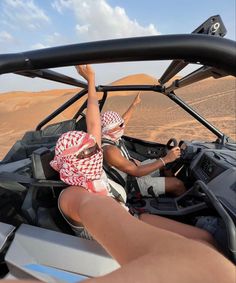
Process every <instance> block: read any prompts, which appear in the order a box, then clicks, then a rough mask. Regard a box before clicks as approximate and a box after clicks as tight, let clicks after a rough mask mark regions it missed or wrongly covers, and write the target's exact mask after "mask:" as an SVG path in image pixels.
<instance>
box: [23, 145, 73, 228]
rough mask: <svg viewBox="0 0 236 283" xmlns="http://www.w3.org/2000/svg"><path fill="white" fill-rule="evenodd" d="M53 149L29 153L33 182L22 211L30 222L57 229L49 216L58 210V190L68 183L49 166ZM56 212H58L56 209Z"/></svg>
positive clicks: (43, 148)
mask: <svg viewBox="0 0 236 283" xmlns="http://www.w3.org/2000/svg"><path fill="white" fill-rule="evenodd" d="M53 157H54V150H50V149H48V148H46V147H42V148H39V149H37V150H35V151H34V152H33V153H32V155H31V161H32V175H33V180H34V181H33V182H32V183H31V184H29V188H28V190H27V194H26V196H25V199H24V202H23V204H22V207H21V209H22V212H23V213H24V216H25V217H26V219H27V220H28V221H29V223H30V224H33V225H36V226H40V227H44V228H49V229H52V230H60V229H57V224H56V223H55V220H56V218H57V217H52V216H50V215H51V214H52V212H53V214H55V211H57V210H58V208H57V199H58V196H59V194H60V192H61V191H62V190H63V189H64V188H65V187H67V186H68V185H67V184H66V183H64V182H62V181H61V180H60V177H59V173H58V172H56V171H55V170H54V169H53V168H52V167H51V166H50V161H51V160H52V159H53ZM57 214H59V212H58V211H57Z"/></svg>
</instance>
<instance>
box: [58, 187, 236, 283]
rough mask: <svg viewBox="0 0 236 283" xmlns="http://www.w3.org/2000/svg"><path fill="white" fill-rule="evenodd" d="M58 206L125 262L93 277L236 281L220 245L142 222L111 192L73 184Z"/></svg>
mask: <svg viewBox="0 0 236 283" xmlns="http://www.w3.org/2000/svg"><path fill="white" fill-rule="evenodd" d="M60 206H61V208H62V210H63V212H64V213H65V214H66V215H68V216H70V218H72V219H75V221H78V220H81V221H82V222H83V224H84V225H85V227H86V228H87V229H88V230H89V232H90V233H91V234H92V236H94V237H95V239H97V241H98V242H99V243H100V244H101V245H102V246H103V247H104V248H105V249H106V250H107V251H108V252H109V253H110V254H111V255H112V256H113V257H114V258H115V259H116V260H117V261H118V262H119V263H120V264H121V266H122V267H121V268H120V269H118V270H116V271H114V272H112V273H110V274H108V275H105V276H103V277H100V278H94V279H91V280H90V281H91V282H117V283H118V282H119V283H121V282H137V283H138V282H149V283H152V282H157V280H158V282H159V283H162V282H184V283H185V282H186V283H187V282H188V283H189V282H192V283H194V282H201V281H202V279H203V278H204V282H207V283H208V282H212V283H213V282H214V283H215V282H224V283H226V282H227V283H228V282H232V283H233V282H234V279H235V269H234V266H233V264H232V263H230V262H229V261H228V260H227V259H226V258H224V257H223V256H222V255H221V254H220V253H218V252H217V251H216V250H214V249H212V248H210V247H209V246H207V245H204V244H202V243H200V242H197V241H193V240H190V239H187V238H185V237H182V236H179V235H177V234H175V233H172V232H170V231H166V230H163V229H160V228H156V227H153V226H151V225H149V224H146V223H144V222H142V221H139V220H138V219H136V218H134V217H132V216H131V215H129V214H128V213H127V212H126V210H124V209H123V208H122V207H121V206H120V205H119V204H118V203H117V202H116V201H114V200H113V199H111V198H109V197H104V196H96V195H93V194H89V193H87V192H86V191H85V190H84V189H80V188H73V187H72V188H69V189H67V190H65V191H64V192H63V194H62V196H61V199H60ZM170 271H171V272H170ZM88 281H89V280H88Z"/></svg>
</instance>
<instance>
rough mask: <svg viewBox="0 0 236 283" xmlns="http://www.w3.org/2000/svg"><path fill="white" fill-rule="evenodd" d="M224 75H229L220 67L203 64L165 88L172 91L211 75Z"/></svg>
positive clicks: (215, 76) (167, 91) (220, 76)
mask: <svg viewBox="0 0 236 283" xmlns="http://www.w3.org/2000/svg"><path fill="white" fill-rule="evenodd" d="M224 76H227V74H226V73H224V72H222V71H221V70H219V69H216V68H212V67H206V66H203V67H201V68H199V69H197V70H195V71H193V72H192V73H190V74H188V75H187V76H185V77H183V78H182V79H180V80H175V81H173V82H172V84H171V85H170V86H168V87H166V88H165V92H166V93H170V92H171V91H173V90H176V89H178V88H180V87H184V86H187V85H189V84H192V83H195V82H198V81H201V80H204V79H207V78H209V77H213V78H215V79H218V78H222V77H224Z"/></svg>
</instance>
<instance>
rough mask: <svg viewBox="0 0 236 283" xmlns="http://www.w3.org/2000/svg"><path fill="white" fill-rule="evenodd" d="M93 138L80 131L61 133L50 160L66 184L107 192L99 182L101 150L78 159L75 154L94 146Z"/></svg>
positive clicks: (101, 161) (91, 190) (101, 170)
mask: <svg viewBox="0 0 236 283" xmlns="http://www.w3.org/2000/svg"><path fill="white" fill-rule="evenodd" d="M95 143H96V140H95V138H94V137H93V136H92V135H90V134H87V133H84V132H81V131H70V132H67V133H64V134H63V135H61V137H60V138H59V139H58V141H57V143H56V147H55V157H54V159H53V160H52V161H51V162H50V165H51V166H52V167H53V169H54V170H56V171H58V172H59V173H60V178H61V180H62V181H64V182H65V183H66V184H68V185H74V186H82V187H84V188H85V189H87V190H88V191H90V192H96V193H100V194H107V189H106V188H105V187H104V186H102V185H101V184H100V183H99V180H100V178H101V175H102V173H103V169H102V163H103V157H102V152H101V150H99V151H98V152H96V153H95V154H93V155H92V156H89V157H86V158H83V159H79V158H78V157H77V155H78V154H79V153H81V152H82V151H83V150H85V149H87V148H90V147H92V146H94V144H95Z"/></svg>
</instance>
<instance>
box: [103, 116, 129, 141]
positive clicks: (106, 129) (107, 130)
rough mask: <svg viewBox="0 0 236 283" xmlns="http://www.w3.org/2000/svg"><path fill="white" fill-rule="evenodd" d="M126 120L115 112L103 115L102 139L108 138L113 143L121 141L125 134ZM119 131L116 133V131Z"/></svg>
mask: <svg viewBox="0 0 236 283" xmlns="http://www.w3.org/2000/svg"><path fill="white" fill-rule="evenodd" d="M122 124H124V119H123V118H122V117H121V116H120V115H119V114H118V113H117V112H114V111H106V112H105V113H103V114H102V115H101V125H102V138H106V139H109V140H112V141H117V140H119V139H120V138H121V137H122V136H123V134H124V128H125V127H124V125H123V126H122V127H119V126H120V125H122ZM115 128H117V130H115V131H114V129H115Z"/></svg>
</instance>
